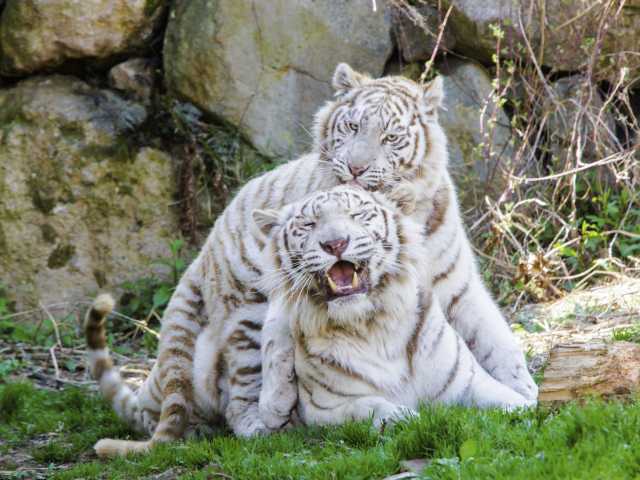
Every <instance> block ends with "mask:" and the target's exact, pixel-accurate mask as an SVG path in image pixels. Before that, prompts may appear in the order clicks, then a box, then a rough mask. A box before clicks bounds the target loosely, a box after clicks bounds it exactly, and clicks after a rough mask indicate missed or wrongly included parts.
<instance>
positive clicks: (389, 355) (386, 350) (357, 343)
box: [296, 335, 413, 401]
mask: <svg viewBox="0 0 640 480" xmlns="http://www.w3.org/2000/svg"><path fill="white" fill-rule="evenodd" d="M402 337H403V335H398V336H396V338H393V337H391V338H383V337H378V336H376V335H372V336H370V337H369V338H367V339H361V338H338V339H336V338H331V339H326V338H311V339H308V341H307V344H306V346H305V349H302V348H298V349H297V350H296V372H297V375H298V376H304V375H309V376H314V375H315V376H318V375H320V376H322V381H323V382H324V383H325V384H326V385H327V386H328V387H329V388H330V389H331V388H335V389H337V390H339V391H343V392H348V393H351V394H357V395H380V396H383V397H385V398H388V399H389V400H395V401H403V400H405V398H406V397H407V396H411V392H412V391H413V388H412V387H411V385H412V384H413V380H412V378H411V376H410V374H409V366H408V362H407V356H406V349H404V348H403V347H402V342H401V341H399V338H402Z"/></svg>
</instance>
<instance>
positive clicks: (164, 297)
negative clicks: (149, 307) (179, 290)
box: [153, 285, 171, 308]
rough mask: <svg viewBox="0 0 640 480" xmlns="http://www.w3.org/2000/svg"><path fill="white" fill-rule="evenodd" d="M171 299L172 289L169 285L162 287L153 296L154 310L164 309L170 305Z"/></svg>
mask: <svg viewBox="0 0 640 480" xmlns="http://www.w3.org/2000/svg"><path fill="white" fill-rule="evenodd" d="M170 298H171V288H170V287H169V286H168V285H162V286H160V288H158V290H156V291H155V293H154V294H153V308H159V307H164V306H165V305H166V304H167V303H169V299H170Z"/></svg>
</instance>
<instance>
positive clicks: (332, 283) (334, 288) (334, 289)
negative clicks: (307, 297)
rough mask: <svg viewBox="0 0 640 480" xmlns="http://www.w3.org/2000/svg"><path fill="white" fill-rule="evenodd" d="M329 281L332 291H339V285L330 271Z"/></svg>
mask: <svg viewBox="0 0 640 480" xmlns="http://www.w3.org/2000/svg"><path fill="white" fill-rule="evenodd" d="M327 282H328V283H329V287H330V288H331V291H332V292H333V293H336V292H337V291H338V286H337V285H336V282H334V281H333V279H332V278H331V276H330V275H329V274H328V273H327Z"/></svg>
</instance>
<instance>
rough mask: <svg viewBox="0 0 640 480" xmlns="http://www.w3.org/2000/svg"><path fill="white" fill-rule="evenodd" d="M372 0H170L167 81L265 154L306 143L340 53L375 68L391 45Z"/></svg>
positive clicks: (292, 150) (293, 150)
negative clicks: (173, 0)
mask: <svg viewBox="0 0 640 480" xmlns="http://www.w3.org/2000/svg"><path fill="white" fill-rule="evenodd" d="M381 4H382V2H380V1H379V2H378V11H377V12H375V13H374V12H373V11H372V8H371V2H366V1H357V2H355V1H350V0H296V1H294V0H271V1H269V2H266V1H265V2H256V1H250V0H191V1H189V2H177V3H176V6H175V8H174V9H173V11H172V12H171V15H170V20H169V25H168V27H167V35H166V37H165V48H164V63H165V64H164V67H165V79H166V83H167V85H168V87H169V88H170V89H171V90H172V91H173V92H174V93H176V94H178V95H179V96H180V97H182V98H183V99H186V100H188V101H190V102H193V103H194V104H196V105H197V106H199V107H200V108H202V109H203V110H205V111H206V112H208V113H210V114H213V115H215V116H217V117H218V118H222V119H224V120H225V121H228V122H231V123H232V124H235V125H237V126H239V127H240V128H241V129H242V131H243V133H244V134H246V136H247V137H248V138H249V139H250V140H251V141H252V142H253V143H254V145H255V146H257V147H258V148H259V149H260V150H261V151H262V152H263V153H266V154H268V155H274V156H283V157H292V156H294V155H297V154H299V153H300V152H303V151H305V150H307V149H308V148H309V145H310V143H311V138H310V135H309V133H308V132H307V130H310V127H311V121H312V117H313V113H314V112H315V111H316V110H317V109H318V107H320V105H321V104H322V103H323V102H324V101H325V100H327V99H329V98H330V97H331V96H332V94H333V92H332V89H331V86H330V80H331V76H332V74H333V71H334V69H335V67H336V65H337V64H338V63H339V62H348V63H350V64H351V65H352V66H354V67H355V68H356V69H362V70H364V71H368V72H369V73H371V74H372V75H380V74H381V73H382V71H383V68H384V65H385V62H386V60H387V58H388V56H389V55H390V53H391V51H392V42H391V39H390V22H389V20H388V18H387V17H386V16H385V13H384V8H382V7H383V6H382V5H381Z"/></svg>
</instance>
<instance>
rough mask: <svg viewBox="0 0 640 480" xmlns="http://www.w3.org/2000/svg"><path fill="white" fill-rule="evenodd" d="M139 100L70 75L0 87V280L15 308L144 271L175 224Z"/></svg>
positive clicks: (166, 163)
mask: <svg viewBox="0 0 640 480" xmlns="http://www.w3.org/2000/svg"><path fill="white" fill-rule="evenodd" d="M144 118H145V112H144V109H143V108H142V107H140V106H139V105H136V104H134V103H131V102H127V101H124V100H122V99H120V98H119V97H117V96H116V95H115V94H113V93H112V92H109V91H104V90H98V89H94V88H92V87H90V86H88V85H87V84H85V83H84V82H81V81H80V80H77V79H75V78H73V77H65V76H51V77H36V78H33V79H29V80H26V81H23V82H20V83H18V84H17V85H16V86H15V87H12V88H9V89H5V90H0V283H2V284H4V285H5V286H6V287H7V290H8V292H9V296H10V300H11V301H15V302H16V305H17V308H25V307H28V306H32V305H36V304H37V303H38V302H43V303H45V304H46V303H53V302H62V301H75V300H78V299H82V298H83V297H84V296H86V295H87V294H92V293H94V292H95V291H96V290H98V289H99V288H107V289H110V288H113V287H114V286H115V285H117V284H119V283H121V282H123V281H125V280H127V279H133V278H137V277H139V276H142V275H146V274H149V273H150V272H152V271H153V270H154V268H155V267H154V266H153V265H152V262H153V261H154V260H156V259H158V258H159V257H161V256H165V255H166V254H167V251H168V247H167V244H168V241H169V240H170V239H171V238H173V237H175V235H176V232H177V231H178V227H177V221H176V219H175V218H174V215H173V213H172V211H171V209H170V207H169V205H170V204H171V203H172V200H173V195H174V180H173V178H174V176H173V167H172V162H171V159H170V158H169V157H168V156H167V155H166V154H164V153H162V152H160V151H158V150H154V149H151V148H137V147H135V146H133V145H131V144H130V142H129V141H128V138H127V137H129V136H130V135H131V132H130V130H131V129H133V128H135V127H137V126H138V125H140V123H141V122H142V121H143V120H144Z"/></svg>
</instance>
